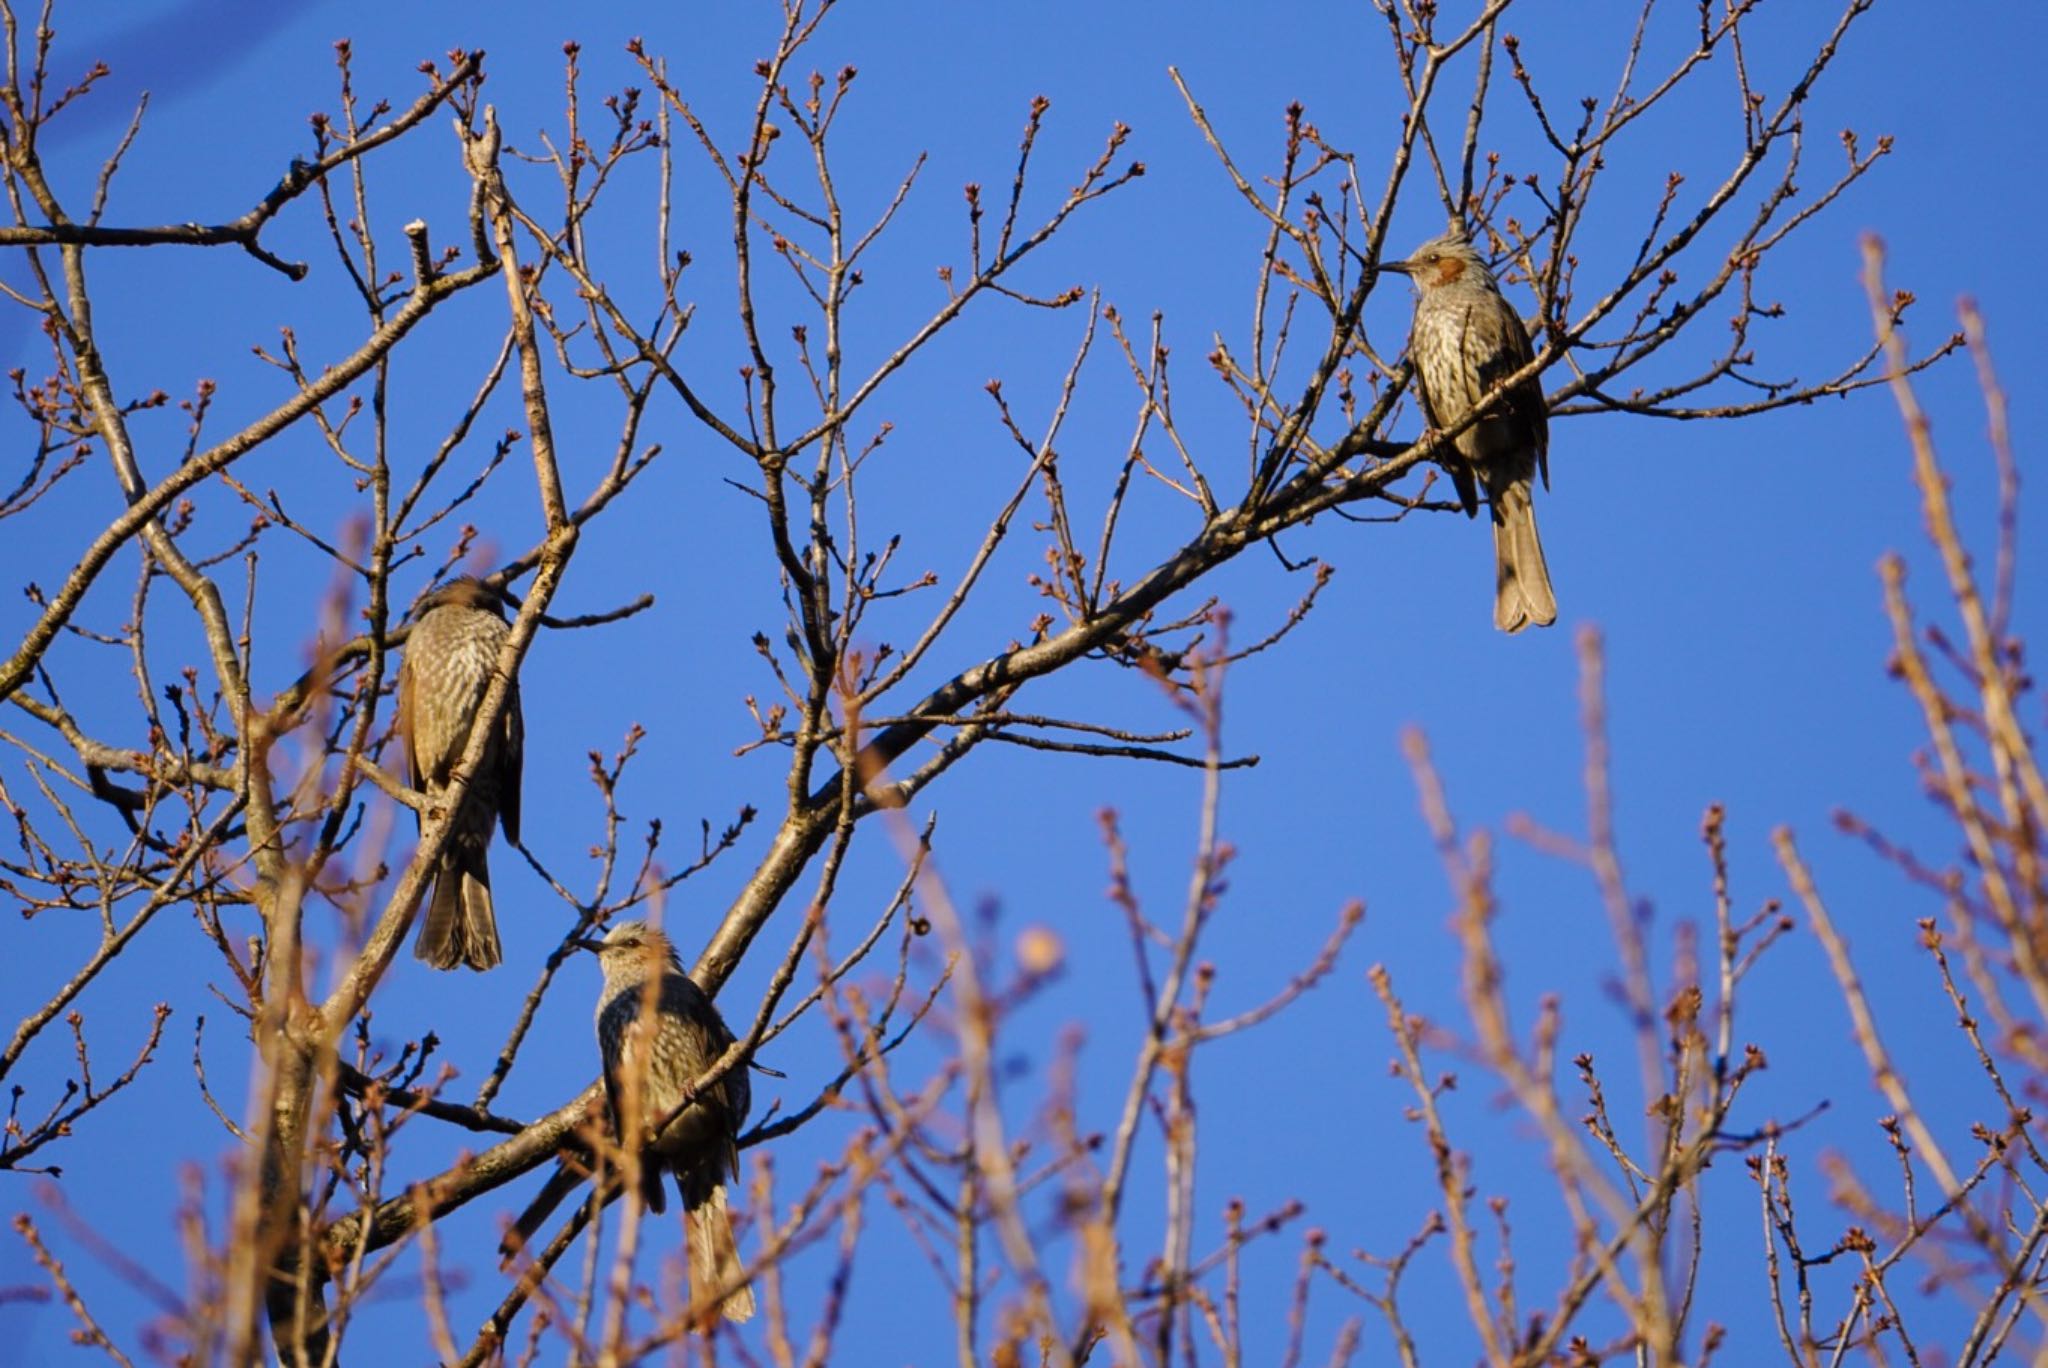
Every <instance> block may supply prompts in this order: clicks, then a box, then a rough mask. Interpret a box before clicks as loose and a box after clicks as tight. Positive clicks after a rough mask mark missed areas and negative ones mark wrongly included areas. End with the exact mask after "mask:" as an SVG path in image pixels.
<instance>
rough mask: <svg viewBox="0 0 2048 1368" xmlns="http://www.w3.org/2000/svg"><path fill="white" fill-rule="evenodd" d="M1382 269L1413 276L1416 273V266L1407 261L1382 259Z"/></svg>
mask: <svg viewBox="0 0 2048 1368" xmlns="http://www.w3.org/2000/svg"><path fill="white" fill-rule="evenodd" d="M1380 269H1381V270H1382V271H1392V272H1393V273H1394V274H1395V275H1402V276H1412V275H1414V274H1415V267H1414V266H1413V265H1412V264H1410V263H1409V262H1406V261H1382V262H1381V263H1380Z"/></svg>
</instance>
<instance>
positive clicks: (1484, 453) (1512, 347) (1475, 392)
mask: <svg viewBox="0 0 2048 1368" xmlns="http://www.w3.org/2000/svg"><path fill="white" fill-rule="evenodd" d="M1380 269H1381V270H1382V271H1392V272H1394V273H1395V274H1397V275H1404V276H1407V277H1408V278H1409V280H1411V281H1413V282H1414V284H1415V289H1416V300H1415V324H1414V327H1413V329H1412V330H1411V331H1410V332H1409V335H1408V355H1409V358H1410V359H1411V360H1412V361H1414V363H1415V384H1416V392H1417V394H1418V396H1419V397H1420V398H1421V400H1422V412H1423V416H1424V418H1425V419H1427V420H1428V422H1429V425H1430V427H1431V428H1433V429H1435V430H1437V431H1442V430H1444V429H1446V428H1452V427H1456V426H1457V425H1458V424H1459V423H1462V422H1464V421H1465V419H1466V418H1467V417H1469V416H1470V415H1471V413H1472V411H1473V410H1474V409H1476V408H1478V407H1479V405H1480V402H1481V401H1482V400H1484V399H1485V398H1486V397H1487V394H1488V392H1489V391H1491V390H1492V389H1493V388H1494V386H1496V385H1498V384H1499V383H1500V382H1501V381H1502V380H1505V379H1506V378H1507V377H1508V376H1510V375H1513V374H1514V373H1515V372H1516V371H1518V370H1520V369H1521V368H1522V367H1524V366H1526V365H1528V364H1529V361H1530V360H1531V358H1532V357H1533V356H1534V355H1535V353H1534V351H1533V350H1532V349H1531V348H1530V346H1529V333H1528V331H1527V330H1526V329H1525V328H1523V327H1522V319H1521V315H1519V314H1517V313H1516V312H1515V306H1514V305H1512V304H1510V303H1508V301H1507V299H1506V298H1505V297H1504V296H1503V295H1502V294H1501V292H1500V285H1499V283H1498V282H1497V281H1495V280H1494V278H1493V275H1492V273H1491V272H1489V271H1488V270H1487V269H1486V263H1485V262H1484V261H1481V260H1480V259H1479V254H1478V253H1477V252H1475V251H1473V250H1472V245H1471V244H1470V243H1469V242H1467V241H1466V240H1465V238H1464V237H1463V235H1462V234H1459V233H1456V232H1451V233H1446V234H1445V235H1444V236H1442V237H1440V238H1435V239H1432V240H1431V241H1429V242H1425V243H1423V244H1422V245H1421V246H1420V247H1418V248H1416V249H1415V252H1414V254H1413V255H1412V256H1410V257H1409V258H1408V259H1407V260H1406V261H1383V262H1381V263H1380ZM1451 446H1452V451H1450V452H1447V453H1445V456H1444V459H1443V464H1444V469H1445V470H1447V471H1449V472H1450V476H1451V483H1453V484H1454V485H1456V486H1457V489H1458V500H1459V502H1460V503H1462V504H1463V505H1464V506H1465V513H1466V515H1467V516H1468V517H1472V516H1477V515H1478V512H1479V486H1480V485H1484V486H1485V487H1486V499H1487V502H1488V504H1490V505H1491V506H1492V509H1493V561H1494V600H1493V625H1494V626H1496V627H1498V628H1500V629H1501V630H1502V631H1503V632H1519V631H1521V630H1522V629H1523V628H1524V627H1527V626H1529V625H1530V624H1531V623H1534V624H1535V625H1536V626H1538V627H1548V626H1549V625H1550V624H1551V623H1553V622H1555V621H1557V597H1556V595H1554V594H1553V593H1552V592H1551V589H1550V569H1549V567H1548V566H1546V565H1545V564H1544V562H1543V543H1542V541H1540V540H1539V539H1538V538H1537V536H1536V503H1535V498H1534V483H1535V478H1536V476H1537V475H1538V474H1539V473H1541V475H1542V476H1543V484H1544V487H1545V488H1546V489H1547V488H1549V486H1550V456H1549V452H1550V425H1549V413H1548V410H1547V409H1546V407H1545V405H1544V402H1543V386H1542V384H1541V382H1539V381H1538V380H1537V378H1536V377H1535V376H1533V375H1532V376H1529V377H1528V378H1526V379H1524V380H1522V381H1521V382H1520V383H1518V384H1516V385H1514V386H1513V387H1511V388H1510V389H1508V391H1507V392H1506V393H1505V394H1502V395H1500V396H1499V397H1498V398H1497V399H1496V400H1495V401H1494V403H1493V405H1492V406H1491V409H1490V411H1489V412H1488V413H1487V415H1486V416H1485V417H1483V418H1481V419H1480V420H1479V421H1478V422H1476V423H1474V424H1472V425H1471V426H1470V427H1468V428H1466V429H1465V430H1464V431H1463V432H1460V433H1459V434H1458V435H1457V436H1456V437H1454V438H1453V439H1452V440H1451Z"/></svg>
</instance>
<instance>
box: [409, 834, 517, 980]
mask: <svg viewBox="0 0 2048 1368" xmlns="http://www.w3.org/2000/svg"><path fill="white" fill-rule="evenodd" d="M459 841H460V838H459V837H458V838H456V839H453V840H451V841H450V842H449V848H448V852H447V853H446V854H445V855H443V856H442V858H441V869H440V872H439V873H438V874H436V875H435V876H434V892H433V894H432V896H431V898H430V899H429V901H428V903H427V915H426V919H425V920H424V921H422V922H421V923H420V934H419V938H418V939H417V940H415V941H414V942H413V946H412V952H413V954H415V955H417V956H418V957H419V958H421V959H423V960H425V961H426V962H427V963H428V964H431V965H433V966H434V967H435V968H436V969H453V968H455V967H456V966H457V965H459V964H462V965H468V966H469V967H470V968H471V969H477V970H483V969H494V968H496V967H497V965H498V962H499V961H500V960H501V959H503V958H504V952H503V951H502V950H501V949H500V948H499V945H498V918H497V915H496V913H495V912H494V911H493V910H492V907H491V867H490V865H489V864H487V863H486V862H485V859H484V852H483V851H482V850H465V849H462V848H461V847H460V845H459Z"/></svg>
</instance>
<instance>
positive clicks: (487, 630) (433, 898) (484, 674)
mask: <svg viewBox="0 0 2048 1368" xmlns="http://www.w3.org/2000/svg"><path fill="white" fill-rule="evenodd" d="M411 617H412V633H411V635H410V636H408V637H407V638H406V642H405V662H404V663H403V664H402V665H400V666H399V669H398V734H399V736H400V737H401V738H402V739H403V740H404V743H405V755H406V761H407V763H408V764H409V766H410V767H411V770H412V786H413V789H414V790H415V791H416V792H419V793H422V794H425V795H426V797H427V800H428V801H429V802H430V803H436V804H440V803H441V802H442V795H443V794H444V793H445V792H446V791H447V788H448V781H449V780H450V779H452V778H453V777H454V775H455V766H456V764H457V762H459V761H460V760H461V759H462V752H463V750H464V749H465V748H466V747H467V746H468V745H469V732H470V726H471V724H472V723H473V722H474V721H475V718H476V711H477V708H478V707H479V706H481V705H482V703H483V701H484V694H485V693H486V692H487V691H488V690H489V689H490V685H491V673H492V671H494V670H496V669H497V667H498V651H499V649H500V648H501V647H503V646H504V644H505V638H506V637H507V636H509V635H510V634H511V631H512V628H511V625H510V624H509V623H507V622H506V621H505V608H504V604H503V602H502V601H501V599H500V598H499V596H498V595H497V594H496V593H494V592H493V591H492V590H490V589H489V588H487V587H485V586H484V585H483V584H481V583H479V582H478V581H476V580H474V579H468V578H463V579H457V580H450V581H449V582H448V583H446V584H444V585H441V586H440V587H439V588H436V589H431V590H429V591H427V592H426V593H425V594H422V595H421V596H420V598H419V601H418V602H416V603H415V604H413V607H412V613H411ZM524 749H525V725H524V723H523V722H522V721H521V719H520V716H519V682H518V681H517V680H514V681H513V682H512V687H511V690H510V692H509V693H508V694H507V696H506V698H505V710H504V712H503V713H502V714H501V715H500V717H499V719H498V725H497V726H496V727H495V728H493V730H492V733H491V736H490V738H489V739H488V740H487V741H486V742H485V744H484V751H483V756H482V758H481V759H479V760H478V761H477V766H476V772H475V773H474V774H472V775H471V776H470V779H469V789H468V792H467V793H465V794H464V796H463V800H462V806H461V809H460V811H457V812H453V813H447V814H446V816H447V818H448V821H449V822H450V823H451V825H452V827H453V829H452V830H451V831H450V832H449V835H448V843H447V844H446V845H445V846H443V847H442V851H441V864H440V868H439V869H438V870H436V871H435V874H434V887H433V891H432V893H431V894H429V895H428V899H427V912H426V916H425V917H424V918H423V919H422V920H421V922H420V933H419V938H418V939H417V940H415V941H414V942H413V953H414V954H415V955H417V956H419V957H420V958H421V959H423V960H425V961H426V962H427V963H428V964H431V965H433V966H434V967H435V968H436V969H453V968H454V967H455V966H456V965H458V964H466V965H468V966H469V967H470V968H472V969H479V970H481V969H489V968H492V967H494V966H495V965H496V964H497V963H498V961H499V960H500V959H501V958H502V957H503V955H502V952H501V951H500V949H499V946H498V921H497V916H496V914H495V913H494V912H493V910H492V906H491V867H490V863H489V861H488V858H487V857H488V855H489V852H490V846H491V828H492V827H493V826H494V825H496V824H498V823H500V822H503V823H504V826H505V835H506V837H507V838H508V839H510V840H513V841H517V840H518V839H519V771H520V766H521V760H522V752H523V751H524Z"/></svg>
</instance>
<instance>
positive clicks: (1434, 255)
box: [1423, 252, 1441, 264]
mask: <svg viewBox="0 0 2048 1368" xmlns="http://www.w3.org/2000/svg"><path fill="white" fill-rule="evenodd" d="M1423 260H1424V261H1426V262H1430V263H1432V264H1434V263H1435V262H1437V261H1439V260H1441V258H1440V257H1439V256H1438V255H1437V253H1435V252H1431V253H1430V254H1429V255H1428V256H1426V257H1424V258H1423Z"/></svg>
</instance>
